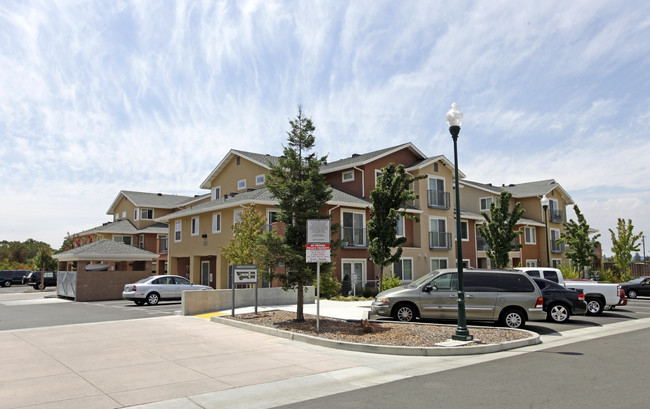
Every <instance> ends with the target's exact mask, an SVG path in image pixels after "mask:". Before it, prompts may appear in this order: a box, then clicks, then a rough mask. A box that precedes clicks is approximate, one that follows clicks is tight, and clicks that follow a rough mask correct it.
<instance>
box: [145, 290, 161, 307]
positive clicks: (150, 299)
mask: <svg viewBox="0 0 650 409" xmlns="http://www.w3.org/2000/svg"><path fill="white" fill-rule="evenodd" d="M158 301H160V296H159V295H158V293H149V295H147V304H149V305H156V304H158Z"/></svg>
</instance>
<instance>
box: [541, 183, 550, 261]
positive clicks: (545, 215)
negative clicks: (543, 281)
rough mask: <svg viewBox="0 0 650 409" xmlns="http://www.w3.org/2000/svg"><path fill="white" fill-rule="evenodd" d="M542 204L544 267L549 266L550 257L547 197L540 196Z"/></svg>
mask: <svg viewBox="0 0 650 409" xmlns="http://www.w3.org/2000/svg"><path fill="white" fill-rule="evenodd" d="M539 202H540V203H541V204H542V208H543V209H544V226H545V227H546V229H545V230H546V267H550V266H551V256H550V255H549V252H548V246H549V243H548V212H547V210H548V202H549V200H548V197H546V195H544V196H542V198H541V199H540V201H539Z"/></svg>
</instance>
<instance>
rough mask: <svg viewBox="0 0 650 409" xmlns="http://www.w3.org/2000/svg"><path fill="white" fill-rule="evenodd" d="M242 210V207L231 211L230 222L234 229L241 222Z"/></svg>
mask: <svg viewBox="0 0 650 409" xmlns="http://www.w3.org/2000/svg"><path fill="white" fill-rule="evenodd" d="M243 211H244V209H235V210H233V212H232V224H233V226H234V228H235V229H236V228H237V225H238V224H239V223H240V222H241V214H242V212H243ZM234 233H235V232H234V230H233V234H234Z"/></svg>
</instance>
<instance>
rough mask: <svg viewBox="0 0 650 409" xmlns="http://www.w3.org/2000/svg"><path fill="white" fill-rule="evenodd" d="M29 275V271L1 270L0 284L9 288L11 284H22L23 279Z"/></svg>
mask: <svg viewBox="0 0 650 409" xmlns="http://www.w3.org/2000/svg"><path fill="white" fill-rule="evenodd" d="M29 273H31V271H29V270H2V271H0V284H1V285H2V286H3V287H11V285H12V284H22V283H23V278H24V277H26V276H27V274H29Z"/></svg>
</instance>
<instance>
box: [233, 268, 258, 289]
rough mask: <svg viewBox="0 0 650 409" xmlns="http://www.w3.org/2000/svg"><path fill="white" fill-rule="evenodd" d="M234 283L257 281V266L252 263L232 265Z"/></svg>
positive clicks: (252, 282)
mask: <svg viewBox="0 0 650 409" xmlns="http://www.w3.org/2000/svg"><path fill="white" fill-rule="evenodd" d="M233 271H234V273H235V274H234V275H235V284H255V283H257V266H256V265H254V264H236V265H234V266H233Z"/></svg>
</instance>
